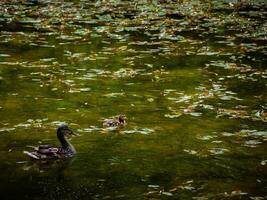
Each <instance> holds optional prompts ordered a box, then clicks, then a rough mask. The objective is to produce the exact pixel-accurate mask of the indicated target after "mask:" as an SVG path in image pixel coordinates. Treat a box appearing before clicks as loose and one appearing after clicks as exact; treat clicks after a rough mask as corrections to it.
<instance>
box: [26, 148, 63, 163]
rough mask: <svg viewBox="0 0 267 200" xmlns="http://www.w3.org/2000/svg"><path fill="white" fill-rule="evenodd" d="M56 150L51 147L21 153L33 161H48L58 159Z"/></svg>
mask: <svg viewBox="0 0 267 200" xmlns="http://www.w3.org/2000/svg"><path fill="white" fill-rule="evenodd" d="M58 151H59V150H58V148H55V147H51V148H47V149H45V148H38V149H37V150H35V151H31V152H30V151H24V152H23V153H24V154H26V155H27V156H29V157H30V158H33V159H35V160H48V159H57V158H59V155H58Z"/></svg>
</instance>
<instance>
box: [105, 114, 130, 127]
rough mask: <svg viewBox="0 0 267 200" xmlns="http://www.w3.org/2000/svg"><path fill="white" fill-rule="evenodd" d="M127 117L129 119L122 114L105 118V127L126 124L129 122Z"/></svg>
mask: <svg viewBox="0 0 267 200" xmlns="http://www.w3.org/2000/svg"><path fill="white" fill-rule="evenodd" d="M126 119H127V118H126V116H125V115H123V114H121V115H118V116H115V117H113V118H110V119H105V120H104V122H103V126H104V127H119V126H125V125H126V124H127V123H126Z"/></svg>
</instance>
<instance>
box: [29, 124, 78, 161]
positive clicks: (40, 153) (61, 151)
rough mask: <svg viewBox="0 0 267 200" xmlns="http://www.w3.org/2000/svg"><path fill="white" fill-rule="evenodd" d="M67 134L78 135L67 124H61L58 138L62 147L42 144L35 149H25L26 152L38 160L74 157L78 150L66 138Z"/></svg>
mask: <svg viewBox="0 0 267 200" xmlns="http://www.w3.org/2000/svg"><path fill="white" fill-rule="evenodd" d="M67 135H78V134H77V133H75V132H74V131H72V130H71V129H70V128H69V127H68V126H67V125H64V124H63V125H60V126H59V127H58V129H57V138H58V140H59V141H60V143H61V147H54V146H52V145H48V144H46V145H40V146H39V147H35V148H34V151H31V152H29V151H24V153H25V154H26V155H27V156H29V157H31V158H33V159H36V160H48V159H58V158H67V157H72V156H74V155H75V154H76V150H75V149H74V147H73V146H72V144H71V143H70V142H69V141H68V140H67V139H66V138H65V136H67Z"/></svg>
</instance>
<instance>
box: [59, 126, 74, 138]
mask: <svg viewBox="0 0 267 200" xmlns="http://www.w3.org/2000/svg"><path fill="white" fill-rule="evenodd" d="M57 134H58V135H67V136H68V135H76V136H77V135H79V134H78V133H75V132H74V131H73V130H71V129H70V128H69V127H68V126H67V125H65V124H61V125H60V126H59V127H58V129H57Z"/></svg>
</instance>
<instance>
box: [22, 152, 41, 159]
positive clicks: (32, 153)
mask: <svg viewBox="0 0 267 200" xmlns="http://www.w3.org/2000/svg"><path fill="white" fill-rule="evenodd" d="M23 153H24V154H26V155H27V156H29V157H30V158H33V159H36V160H40V159H41V158H40V156H39V155H38V154H36V152H35V151H33V152H29V151H23Z"/></svg>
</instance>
